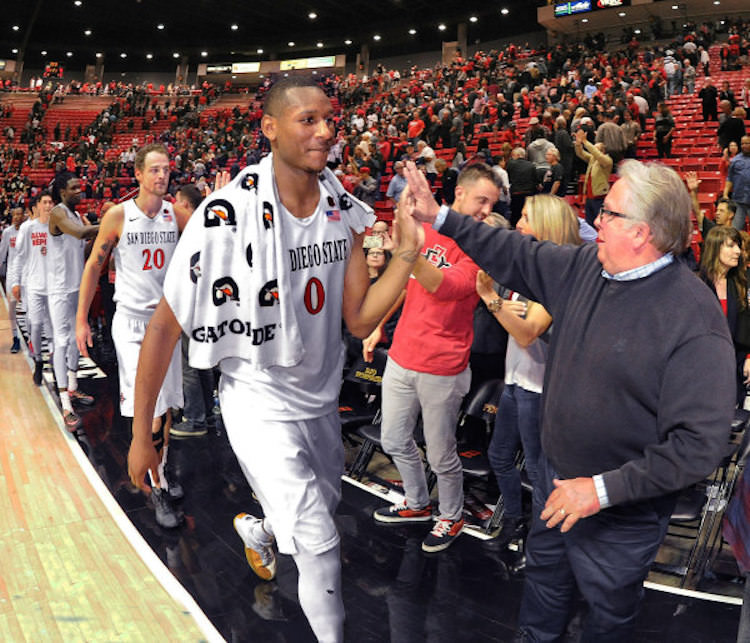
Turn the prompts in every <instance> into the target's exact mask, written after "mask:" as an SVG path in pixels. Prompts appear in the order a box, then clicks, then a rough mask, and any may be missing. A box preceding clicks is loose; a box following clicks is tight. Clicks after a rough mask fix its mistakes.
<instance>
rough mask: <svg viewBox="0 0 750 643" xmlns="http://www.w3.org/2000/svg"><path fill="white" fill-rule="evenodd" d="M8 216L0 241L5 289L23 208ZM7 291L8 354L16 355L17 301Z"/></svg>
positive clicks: (1, 266) (0, 257) (17, 340)
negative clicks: (10, 332) (9, 335)
mask: <svg viewBox="0 0 750 643" xmlns="http://www.w3.org/2000/svg"><path fill="white" fill-rule="evenodd" d="M10 216H11V224H10V225H9V226H8V227H7V228H5V230H3V235H2V238H1V239H0V276H2V277H3V280H4V283H5V285H6V287H7V285H8V283H7V280H6V277H7V275H8V267H9V266H10V265H11V264H12V263H13V259H14V257H15V255H16V239H17V238H18V229H19V228H20V227H21V224H22V223H23V221H24V213H23V208H13V209H12V210H11V211H10ZM7 291H8V319H9V320H10V329H11V331H12V333H13V344H11V347H10V352H11V353H17V352H18V351H20V350H21V340H20V339H19V337H18V324H17V323H16V304H17V303H18V300H17V299H16V298H15V297H14V296H13V293H12V291H11V290H10V288H8V289H7Z"/></svg>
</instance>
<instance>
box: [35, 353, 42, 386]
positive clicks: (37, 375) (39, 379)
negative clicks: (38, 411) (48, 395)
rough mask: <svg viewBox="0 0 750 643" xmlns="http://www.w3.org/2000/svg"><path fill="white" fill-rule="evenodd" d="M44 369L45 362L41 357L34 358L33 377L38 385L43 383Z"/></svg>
mask: <svg viewBox="0 0 750 643" xmlns="http://www.w3.org/2000/svg"><path fill="white" fill-rule="evenodd" d="M43 370H44V362H43V361H42V360H40V359H38V360H34V375H33V376H32V379H33V380H34V384H36V385H37V386H41V385H42V371H43Z"/></svg>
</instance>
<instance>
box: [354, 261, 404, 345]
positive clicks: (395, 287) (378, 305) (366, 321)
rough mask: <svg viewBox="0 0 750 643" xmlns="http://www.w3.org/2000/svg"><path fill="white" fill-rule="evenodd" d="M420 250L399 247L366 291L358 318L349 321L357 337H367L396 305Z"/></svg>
mask: <svg viewBox="0 0 750 643" xmlns="http://www.w3.org/2000/svg"><path fill="white" fill-rule="evenodd" d="M417 254H418V251H416V250H415V251H413V252H409V251H403V252H401V251H400V250H399V249H397V250H396V251H395V252H394V255H393V258H392V259H391V261H390V262H389V264H388V268H386V270H385V272H384V273H383V274H382V275H381V276H380V277H379V278H378V280H377V281H376V282H375V283H374V284H372V285H371V286H370V287H369V288H368V289H367V292H366V293H365V296H364V299H363V300H362V305H361V306H360V308H359V311H358V312H357V315H356V318H355V319H353V320H349V321H347V326H348V327H349V331H350V332H351V333H352V335H354V336H355V337H359V338H360V339H363V338H365V337H367V336H368V335H369V334H370V333H371V332H372V331H373V330H374V329H375V327H376V326H377V325H378V323H379V322H380V321H381V320H382V319H383V317H385V316H386V314H387V313H388V311H389V310H390V309H391V307H392V306H394V304H395V302H396V301H397V300H398V298H399V296H400V295H401V293H402V292H403V290H404V288H405V287H406V283H407V281H408V279H409V276H410V275H411V271H412V268H413V267H414V263H415V261H416V255H417Z"/></svg>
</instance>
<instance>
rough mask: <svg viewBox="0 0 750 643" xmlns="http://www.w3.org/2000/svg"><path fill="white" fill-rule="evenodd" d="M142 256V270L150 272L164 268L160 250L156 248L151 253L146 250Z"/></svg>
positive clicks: (162, 252)
mask: <svg viewBox="0 0 750 643" xmlns="http://www.w3.org/2000/svg"><path fill="white" fill-rule="evenodd" d="M142 254H143V269H144V270H151V269H152V268H156V269H157V270H161V269H162V268H163V267H164V250H162V249H161V248H157V249H156V250H154V252H153V253H152V252H151V250H150V249H148V248H146V249H145V250H144V251H143V253H142Z"/></svg>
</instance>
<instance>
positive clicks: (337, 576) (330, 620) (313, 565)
mask: <svg viewBox="0 0 750 643" xmlns="http://www.w3.org/2000/svg"><path fill="white" fill-rule="evenodd" d="M294 562H295V563H297V570H298V571H299V585H298V593H299V602H300V605H301V606H302V611H303V612H304V613H305V616H307V620H308V622H309V623H310V627H311V628H312V631H313V633H314V634H315V636H316V637H317V639H318V641H320V642H321V643H340V642H341V641H343V640H344V601H343V600H342V596H341V553H340V547H339V545H336V546H335V547H334V548H333V549H329V550H328V551H326V552H323V553H322V554H313V553H311V552H308V551H305V550H302V549H300V550H298V552H297V553H296V554H295V555H294Z"/></svg>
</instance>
